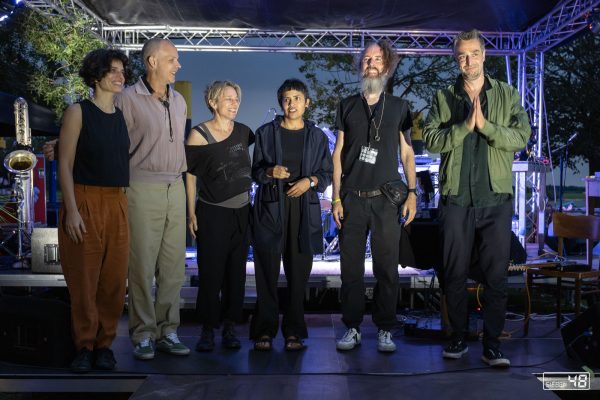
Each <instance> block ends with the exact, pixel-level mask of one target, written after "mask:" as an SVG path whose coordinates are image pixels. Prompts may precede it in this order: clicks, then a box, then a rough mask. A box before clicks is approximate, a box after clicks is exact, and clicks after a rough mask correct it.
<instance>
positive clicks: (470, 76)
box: [462, 68, 483, 81]
mask: <svg viewBox="0 0 600 400" xmlns="http://www.w3.org/2000/svg"><path fill="white" fill-rule="evenodd" d="M482 74H483V69H482V68H477V69H476V70H474V71H468V72H467V71H462V76H463V79H464V80H465V81H475V80H477V79H479V77H480V76H481V75H482Z"/></svg>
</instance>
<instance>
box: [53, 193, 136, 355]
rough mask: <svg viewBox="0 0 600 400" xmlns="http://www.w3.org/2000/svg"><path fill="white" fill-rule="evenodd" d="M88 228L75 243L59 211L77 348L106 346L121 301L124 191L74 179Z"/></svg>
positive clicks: (126, 242)
mask: <svg viewBox="0 0 600 400" xmlns="http://www.w3.org/2000/svg"><path fill="white" fill-rule="evenodd" d="M75 200H76V203H77V209H78V210H79V214H80V215H81V218H82V219H83V223H84V224H85V228H86V230H87V233H85V234H84V236H83V242H82V243H79V244H75V243H74V242H73V241H72V240H71V239H70V238H69V236H68V235H67V233H66V232H65V230H64V218H65V210H64V206H63V207H62V208H61V210H60V214H59V221H60V222H59V228H58V246H59V251H60V259H61V264H62V269H63V273H64V275H65V280H66V281H67V287H68V288H69V295H70V297H71V322H72V331H73V341H74V343H75V348H76V349H77V350H81V349H82V348H84V347H86V348H88V349H90V350H93V349H94V348H105V347H106V348H107V347H110V345H111V344H112V341H113V340H114V338H115V336H116V334H117V325H118V323H119V318H120V317H121V314H122V312H123V305H124V303H125V289H126V284H127V281H126V279H127V265H128V263H129V223H128V218H127V196H126V195H125V193H124V192H123V189H122V188H119V187H103V186H88V185H79V184H76V185H75Z"/></svg>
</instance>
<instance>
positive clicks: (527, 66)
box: [25, 0, 600, 236]
mask: <svg viewBox="0 0 600 400" xmlns="http://www.w3.org/2000/svg"><path fill="white" fill-rule="evenodd" d="M25 2H26V5H27V6H28V7H31V8H33V9H36V10H38V11H39V12H42V13H51V14H60V15H63V16H65V17H67V18H68V16H69V15H72V14H73V13H79V14H81V13H83V14H84V15H86V16H87V17H88V18H89V22H90V25H89V26H90V30H92V31H93V32H95V33H96V34H97V35H98V36H99V37H101V38H102V39H103V40H104V41H106V42H107V43H109V44H110V45H112V46H114V47H117V48H120V49H123V50H126V51H137V50H140V49H141V48H142V46H143V44H144V42H145V41H146V40H148V39H151V38H155V37H160V38H166V39H170V40H172V41H173V42H174V43H175V44H176V46H177V48H178V49H179V50H180V51H238V52H287V53H338V54H339V53H344V54H345V53H357V52H359V51H360V50H361V49H362V48H363V47H364V45H365V43H368V42H369V41H373V40H379V39H387V40H389V41H390V42H391V43H392V44H393V46H394V47H395V49H396V50H397V52H398V53H399V54H405V55H450V54H451V52H452V39H453V37H454V36H455V35H456V33H457V32H455V31H403V30H368V29H365V30H361V29H353V30H345V29H323V30H298V31H283V30H262V29H241V28H215V27H190V26H166V25H109V24H107V23H106V21H104V20H103V19H102V18H101V17H99V16H98V15H96V14H94V12H92V11H91V10H90V9H89V8H87V7H86V6H85V4H84V3H82V2H80V1H78V0H71V1H69V2H64V1H60V0H31V1H30V0H26V1H25ZM63 4H66V5H65V6H63ZM599 5H600V0H565V1H562V2H560V3H559V4H558V5H557V6H556V7H555V8H554V9H552V10H551V11H550V12H549V13H548V14H547V15H546V16H544V17H543V18H542V19H540V20H539V21H537V22H536V23H535V24H533V25H532V26H530V27H529V28H528V29H527V30H526V31H523V32H483V36H484V39H485V41H486V51H487V53H488V54H489V55H498V56H506V57H507V60H508V61H510V57H517V65H518V68H517V69H518V71H517V88H518V90H519V92H520V93H521V100H522V104H523V106H524V107H525V109H526V110H527V111H528V113H529V118H530V121H531V124H532V126H534V127H535V128H536V129H537V131H536V135H537V144H536V146H535V148H534V153H535V154H536V155H537V156H538V157H540V156H541V155H542V149H543V132H545V129H544V126H543V123H544V119H543V114H544V110H543V104H544V90H543V89H544V53H545V52H546V51H548V50H549V49H551V48H553V47H554V46H556V45H558V44H560V43H562V42H564V41H565V40H567V39H568V38H570V37H572V36H573V35H575V34H577V33H578V32H580V31H582V30H583V29H586V27H587V25H588V23H589V21H588V18H589V15H590V14H591V13H592V12H594V9H595V8H596V9H597V8H598V7H599ZM596 11H597V10H596ZM531 179H532V186H533V188H534V189H536V190H533V191H532V193H534V194H533V195H532V196H534V197H533V198H531V199H530V200H529V201H528V204H529V205H530V207H528V209H527V220H528V221H533V226H532V227H529V229H527V230H528V231H529V230H531V231H533V234H535V232H537V231H538V230H539V229H540V228H542V229H543V223H544V222H543V215H544V211H543V210H538V209H537V204H540V202H539V201H538V200H539V199H537V198H535V196H536V194H535V193H540V192H541V188H540V185H541V179H540V176H539V174H538V173H536V174H534V175H533V176H532V177H531ZM540 219H542V220H540ZM540 225H541V226H540ZM538 233H542V232H538ZM538 236H539V235H538Z"/></svg>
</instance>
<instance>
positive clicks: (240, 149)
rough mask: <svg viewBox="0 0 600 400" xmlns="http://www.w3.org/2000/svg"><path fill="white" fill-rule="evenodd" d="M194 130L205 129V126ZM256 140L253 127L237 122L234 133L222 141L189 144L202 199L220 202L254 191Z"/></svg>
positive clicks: (188, 153)
mask: <svg viewBox="0 0 600 400" xmlns="http://www.w3.org/2000/svg"><path fill="white" fill-rule="evenodd" d="M194 129H196V130H197V131H198V132H202V126H201V125H197V126H195V127H194ZM207 141H209V140H208V138H207ZM252 143H254V133H253V132H252V130H250V128H248V127H247V126H246V125H244V124H240V123H238V122H234V125H233V131H232V132H231V135H229V137H228V138H227V139H225V140H223V141H221V142H216V143H210V142H209V144H207V145H204V146H194V145H186V146H185V155H186V158H187V165H188V171H189V172H190V173H192V174H194V175H195V176H196V178H197V179H198V183H199V186H200V188H199V192H198V195H199V197H200V199H202V200H204V201H207V202H209V203H220V202H223V201H225V200H227V199H230V198H232V197H233V196H235V195H238V194H240V193H243V192H247V191H248V190H250V184H251V183H252V178H251V174H250V167H251V164H250V154H249V152H248V146H249V145H250V144H252Z"/></svg>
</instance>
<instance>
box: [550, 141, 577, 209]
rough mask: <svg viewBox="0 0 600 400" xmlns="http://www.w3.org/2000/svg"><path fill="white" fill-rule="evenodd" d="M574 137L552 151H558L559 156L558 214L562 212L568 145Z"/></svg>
mask: <svg viewBox="0 0 600 400" xmlns="http://www.w3.org/2000/svg"><path fill="white" fill-rule="evenodd" d="M576 136H577V134H575V135H573V136H571V137H570V138H569V140H567V143H565V144H563V145H562V146H560V147H557V148H556V149H554V150H552V153H556V152H557V151H560V156H559V171H560V180H559V190H558V212H562V210H563V192H564V186H565V181H566V174H567V171H566V163H567V161H568V159H569V145H570V144H571V142H573V139H575V137H576Z"/></svg>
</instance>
